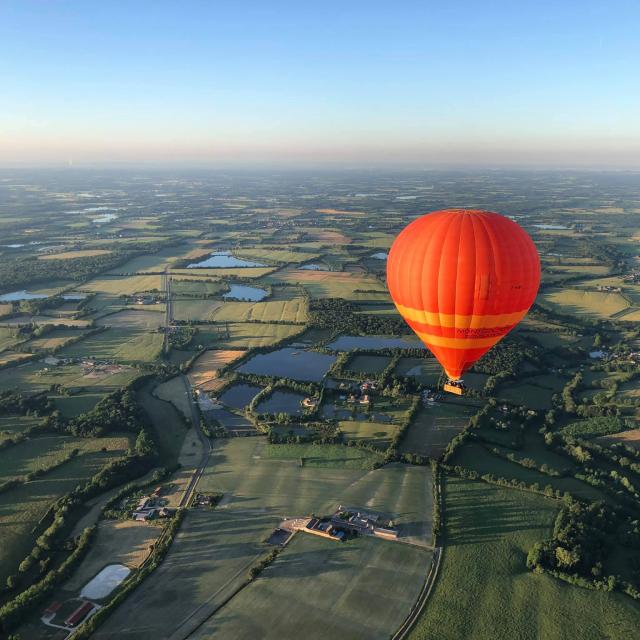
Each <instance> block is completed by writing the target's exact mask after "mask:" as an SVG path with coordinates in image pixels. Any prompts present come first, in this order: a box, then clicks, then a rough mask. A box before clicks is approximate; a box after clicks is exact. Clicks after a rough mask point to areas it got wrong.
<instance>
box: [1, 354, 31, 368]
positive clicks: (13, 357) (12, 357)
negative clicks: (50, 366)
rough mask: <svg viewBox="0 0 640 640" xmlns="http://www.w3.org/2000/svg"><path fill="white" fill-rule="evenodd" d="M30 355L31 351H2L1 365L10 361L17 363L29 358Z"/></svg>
mask: <svg viewBox="0 0 640 640" xmlns="http://www.w3.org/2000/svg"><path fill="white" fill-rule="evenodd" d="M30 357H31V354H30V353H22V352H21V351H3V352H2V353H0V366H3V365H7V364H10V363H12V364H16V363H18V362H20V361H21V360H28V359H29V358H30Z"/></svg>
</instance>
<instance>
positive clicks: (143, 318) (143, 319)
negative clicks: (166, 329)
mask: <svg viewBox="0 0 640 640" xmlns="http://www.w3.org/2000/svg"><path fill="white" fill-rule="evenodd" d="M97 324H98V325H100V326H104V327H113V328H117V329H129V328H131V329H157V328H158V327H159V326H161V325H163V324H164V316H163V315H162V313H158V312H155V311H138V310H132V309H131V310H126V311H118V313H112V314H109V315H108V316H103V317H102V318H100V320H99V321H98V322H97Z"/></svg>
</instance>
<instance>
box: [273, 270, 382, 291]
mask: <svg viewBox="0 0 640 640" xmlns="http://www.w3.org/2000/svg"><path fill="white" fill-rule="evenodd" d="M267 280H268V281H269V282H272V283H277V282H284V283H287V284H300V285H302V286H303V287H304V288H305V289H306V290H307V291H308V292H309V294H310V295H311V297H312V298H347V299H354V292H355V291H356V289H358V290H361V291H362V290H366V291H380V292H381V293H383V294H385V296H388V294H387V291H386V288H385V286H384V284H382V283H381V282H380V281H379V280H377V279H376V278H374V277H372V276H367V275H364V274H361V273H346V272H333V271H307V270H304V269H291V268H286V269H281V270H280V271H276V272H275V273H272V274H271V275H270V276H268V278H267ZM362 295H364V296H366V295H367V294H362ZM356 298H357V296H356Z"/></svg>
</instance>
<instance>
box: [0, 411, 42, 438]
mask: <svg viewBox="0 0 640 640" xmlns="http://www.w3.org/2000/svg"><path fill="white" fill-rule="evenodd" d="M41 422H42V418H34V417H33V416H17V415H2V416H0V442H2V441H3V440H6V439H7V438H11V437H13V436H16V435H18V434H19V433H22V432H23V431H26V430H27V429H30V428H31V427H34V426H37V425H39V424H40V423H41Z"/></svg>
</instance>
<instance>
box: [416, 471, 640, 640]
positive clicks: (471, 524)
mask: <svg viewBox="0 0 640 640" xmlns="http://www.w3.org/2000/svg"><path fill="white" fill-rule="evenodd" d="M445 498H446V505H447V506H446V516H445V518H446V538H445V549H444V555H443V558H442V564H441V567H440V573H439V577H438V579H437V581H436V585H435V589H434V591H433V593H432V595H431V597H430V599H429V601H428V604H427V607H426V609H425V611H424V613H423V614H422V616H421V617H420V619H419V621H418V624H417V626H416V627H415V628H414V630H413V632H412V633H411V635H410V638H411V640H431V639H432V638H438V639H439V640H440V639H441V640H465V639H467V638H469V639H474V640H475V639H477V640H484V639H485V638H491V639H492V640H513V639H515V638H517V639H518V640H537V639H539V638H544V640H564V639H565V638H583V639H585V640H602V639H603V638H610V639H614V638H615V639H617V638H620V639H622V638H630V637H634V636H635V635H636V633H637V629H638V627H639V626H640V609H639V608H638V606H637V604H635V603H634V602H633V601H632V600H631V599H630V598H629V597H627V596H624V595H621V594H619V593H606V592H602V591H591V590H587V589H581V588H579V587H575V586H571V585H568V584H566V583H564V582H561V581H560V580H556V579H554V578H551V577H549V576H545V575H537V574H534V573H532V572H530V571H528V570H527V568H526V566H525V559H526V554H527V552H528V550H529V549H530V547H531V546H532V545H533V544H534V543H535V542H537V541H539V540H542V539H543V538H546V537H548V536H549V535H550V532H551V529H552V526H553V521H554V518H555V515H556V512H557V509H558V505H557V503H556V502H555V501H553V500H550V499H547V498H543V497H541V496H536V495H532V494H529V493H525V492H522V491H515V490H509V489H501V488H497V487H494V486H491V485H487V484H484V483H481V482H472V481H469V480H461V479H458V478H453V477H452V478H448V479H447V480H446V484H445Z"/></svg>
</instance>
